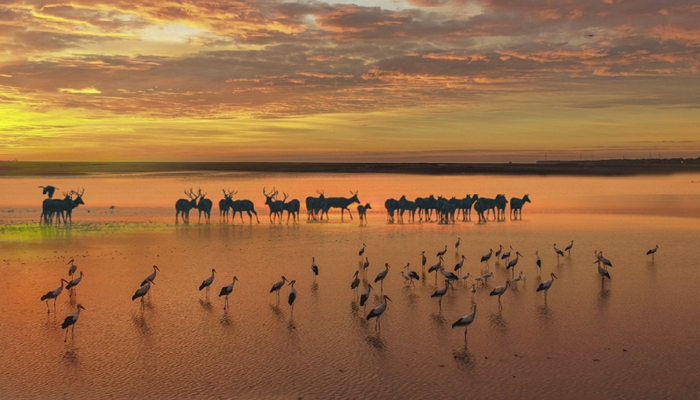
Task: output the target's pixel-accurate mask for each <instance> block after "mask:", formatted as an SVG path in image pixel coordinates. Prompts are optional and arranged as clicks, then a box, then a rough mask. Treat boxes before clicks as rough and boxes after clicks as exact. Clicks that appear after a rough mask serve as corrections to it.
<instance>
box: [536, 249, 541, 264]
mask: <svg viewBox="0 0 700 400" xmlns="http://www.w3.org/2000/svg"><path fill="white" fill-rule="evenodd" d="M535 264H537V268H542V260H540V251H539V250H537V251H536V252H535Z"/></svg>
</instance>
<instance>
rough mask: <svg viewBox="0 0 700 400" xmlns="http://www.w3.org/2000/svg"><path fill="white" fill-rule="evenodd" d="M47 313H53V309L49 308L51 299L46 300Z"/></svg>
mask: <svg viewBox="0 0 700 400" xmlns="http://www.w3.org/2000/svg"><path fill="white" fill-rule="evenodd" d="M46 313H47V314H51V309H50V308H49V301H48V300H46Z"/></svg>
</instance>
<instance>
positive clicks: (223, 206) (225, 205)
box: [219, 189, 238, 222]
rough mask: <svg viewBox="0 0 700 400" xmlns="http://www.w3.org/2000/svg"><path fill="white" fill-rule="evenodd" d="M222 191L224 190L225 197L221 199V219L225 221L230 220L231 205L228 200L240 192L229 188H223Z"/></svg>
mask: <svg viewBox="0 0 700 400" xmlns="http://www.w3.org/2000/svg"><path fill="white" fill-rule="evenodd" d="M221 191H222V192H224V198H223V199H221V200H219V220H221V219H222V217H223V220H224V222H226V221H228V212H229V210H230V209H231V206H230V205H229V203H228V200H230V199H231V198H232V197H233V195H234V194H236V193H238V192H233V191H231V190H229V191H228V192H227V191H226V189H221Z"/></svg>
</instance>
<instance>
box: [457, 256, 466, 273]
mask: <svg viewBox="0 0 700 400" xmlns="http://www.w3.org/2000/svg"><path fill="white" fill-rule="evenodd" d="M466 259H467V257H465V256H464V254H462V259H461V260H459V262H458V263H457V264H455V272H457V271H459V270H460V269H462V267H463V266H464V260H466Z"/></svg>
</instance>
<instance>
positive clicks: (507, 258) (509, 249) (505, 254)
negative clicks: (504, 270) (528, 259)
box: [501, 246, 513, 262]
mask: <svg viewBox="0 0 700 400" xmlns="http://www.w3.org/2000/svg"><path fill="white" fill-rule="evenodd" d="M512 251H513V246H508V251H506V252H505V253H503V254H502V255H501V260H506V262H509V261H510V254H511V252H512Z"/></svg>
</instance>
